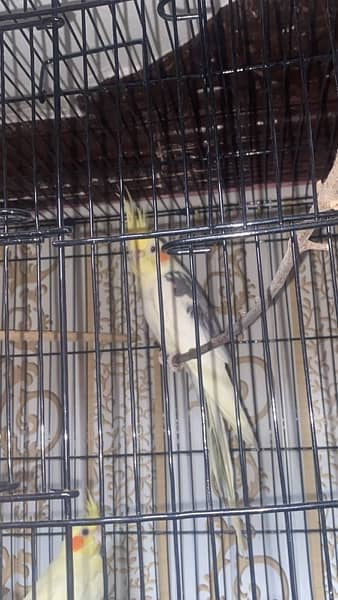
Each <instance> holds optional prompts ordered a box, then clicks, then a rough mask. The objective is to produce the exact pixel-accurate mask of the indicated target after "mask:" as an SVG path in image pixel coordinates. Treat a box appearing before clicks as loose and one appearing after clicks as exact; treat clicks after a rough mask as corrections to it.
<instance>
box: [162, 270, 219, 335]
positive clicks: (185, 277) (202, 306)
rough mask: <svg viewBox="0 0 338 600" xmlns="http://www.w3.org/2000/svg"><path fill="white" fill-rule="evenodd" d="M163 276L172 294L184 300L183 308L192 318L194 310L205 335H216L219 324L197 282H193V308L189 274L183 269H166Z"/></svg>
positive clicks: (191, 283)
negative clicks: (194, 298) (194, 293)
mask: <svg viewBox="0 0 338 600" xmlns="http://www.w3.org/2000/svg"><path fill="white" fill-rule="evenodd" d="M164 278H165V279H166V280H167V281H168V282H169V283H170V284H171V285H172V287H173V292H174V295H175V296H176V297H181V301H182V300H183V299H184V300H185V302H184V305H185V310H186V312H187V314H188V315H189V316H190V317H191V318H192V319H194V316H195V311H196V314H197V315H198V321H199V326H200V327H201V328H203V329H204V330H205V332H206V333H207V337H209V338H210V337H213V336H215V335H218V334H219V333H220V332H221V328H220V325H219V323H218V321H217V318H216V316H215V313H214V311H213V309H212V307H211V305H210V303H209V301H208V299H207V297H206V295H205V294H204V292H203V290H202V288H201V286H200V285H199V284H198V283H197V282H195V286H196V308H194V301H193V292H192V286H193V282H192V279H191V276H190V274H189V273H186V272H185V271H183V270H180V271H178V270H175V271H168V272H167V273H165V275H164ZM184 296H185V298H184Z"/></svg>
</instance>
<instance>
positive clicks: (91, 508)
mask: <svg viewBox="0 0 338 600" xmlns="http://www.w3.org/2000/svg"><path fill="white" fill-rule="evenodd" d="M87 516H88V517H89V518H91V519H95V518H98V517H99V516H100V514H99V510H98V507H97V504H96V503H95V502H94V500H93V498H92V497H91V495H90V494H89V493H88V500H87ZM98 536H99V527H98V526H97V525H90V526H88V525H85V526H83V527H82V526H81V525H79V526H76V527H73V530H72V549H73V575H74V600H102V599H103V570H102V558H101V553H100V552H101V544H100V540H99V537H98ZM66 573H67V571H66V542H65V541H63V542H62V545H61V548H60V552H59V554H58V556H57V558H56V559H55V560H53V562H52V563H51V564H50V565H49V567H48V568H47V570H46V571H45V573H44V574H43V575H42V577H40V579H39V580H38V582H37V584H36V600H67V575H66ZM32 599H33V593H32V591H30V592H29V593H28V594H26V596H25V598H24V600H32Z"/></svg>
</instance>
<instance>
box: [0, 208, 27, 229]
mask: <svg viewBox="0 0 338 600" xmlns="http://www.w3.org/2000/svg"><path fill="white" fill-rule="evenodd" d="M31 220H32V215H31V213H30V212H29V210H24V209H23V208H1V209H0V226H1V225H2V226H4V225H22V224H23V223H27V222H28V221H31Z"/></svg>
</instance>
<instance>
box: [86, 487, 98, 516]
mask: <svg viewBox="0 0 338 600" xmlns="http://www.w3.org/2000/svg"><path fill="white" fill-rule="evenodd" d="M86 508H87V516H88V518H89V519H98V518H99V517H100V511H99V507H98V505H97V503H96V502H95V500H94V498H93V496H92V495H91V493H90V491H89V490H88V491H87V504H86Z"/></svg>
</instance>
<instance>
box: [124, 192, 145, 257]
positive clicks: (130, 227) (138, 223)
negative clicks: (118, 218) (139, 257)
mask: <svg viewBox="0 0 338 600" xmlns="http://www.w3.org/2000/svg"><path fill="white" fill-rule="evenodd" d="M126 190H127V195H128V200H125V202H124V208H125V214H126V217H127V231H128V233H145V232H147V231H149V227H148V224H147V217H146V214H145V211H144V209H143V208H139V207H138V206H136V204H135V202H134V201H133V199H132V197H131V195H130V192H129V190H128V188H126ZM148 245H149V239H147V238H145V239H138V240H130V241H128V247H129V250H130V251H131V252H132V253H137V252H140V251H143V252H144V251H146V250H147V247H148Z"/></svg>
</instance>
